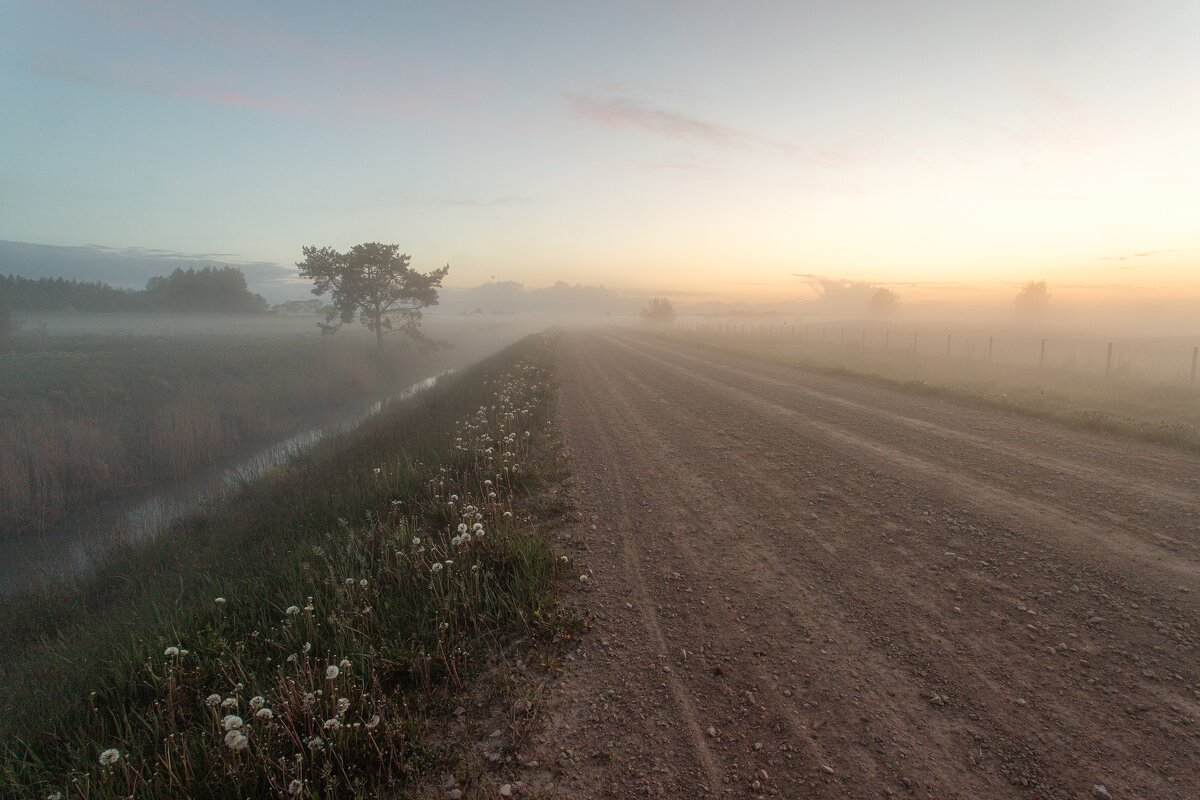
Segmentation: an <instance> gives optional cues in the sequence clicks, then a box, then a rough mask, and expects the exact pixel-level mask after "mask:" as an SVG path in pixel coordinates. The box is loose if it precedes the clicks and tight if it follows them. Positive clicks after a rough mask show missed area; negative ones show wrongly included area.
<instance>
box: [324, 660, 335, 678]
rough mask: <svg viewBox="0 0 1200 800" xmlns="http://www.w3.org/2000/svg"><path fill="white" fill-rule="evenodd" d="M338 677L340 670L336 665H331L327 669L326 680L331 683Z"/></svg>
mask: <svg viewBox="0 0 1200 800" xmlns="http://www.w3.org/2000/svg"><path fill="white" fill-rule="evenodd" d="M337 676H338V668H337V666H336V665H334V664H330V665H329V666H328V667H326V668H325V680H327V681H331V680H333V679H335V678H336V677H337Z"/></svg>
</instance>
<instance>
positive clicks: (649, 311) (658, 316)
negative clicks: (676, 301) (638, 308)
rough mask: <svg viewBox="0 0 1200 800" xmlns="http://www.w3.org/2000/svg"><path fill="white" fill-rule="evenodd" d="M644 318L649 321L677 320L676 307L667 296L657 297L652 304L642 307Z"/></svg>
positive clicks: (664, 321) (666, 321)
mask: <svg viewBox="0 0 1200 800" xmlns="http://www.w3.org/2000/svg"><path fill="white" fill-rule="evenodd" d="M642 319H644V320H646V321H647V322H656V323H663V324H665V323H668V322H674V321H675V307H674V306H672V305H671V301H670V300H668V299H667V298H665V297H655V298H654V299H653V300H651V301H650V305H648V306H646V307H645V308H643V309H642Z"/></svg>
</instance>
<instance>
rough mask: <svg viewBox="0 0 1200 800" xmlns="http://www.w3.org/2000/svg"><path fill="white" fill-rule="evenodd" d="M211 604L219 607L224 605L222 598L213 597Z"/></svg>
mask: <svg viewBox="0 0 1200 800" xmlns="http://www.w3.org/2000/svg"><path fill="white" fill-rule="evenodd" d="M213 602H214V603H216V604H217V605H219V606H223V605H225V598H224V597H214V598H213Z"/></svg>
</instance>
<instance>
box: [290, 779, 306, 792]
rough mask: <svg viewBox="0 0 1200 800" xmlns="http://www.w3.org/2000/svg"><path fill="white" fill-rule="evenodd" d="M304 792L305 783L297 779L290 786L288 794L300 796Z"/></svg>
mask: <svg viewBox="0 0 1200 800" xmlns="http://www.w3.org/2000/svg"><path fill="white" fill-rule="evenodd" d="M303 790H304V781H302V780H300V779H299V778H295V779H293V780H292V782H291V783H289V784H288V794H300V792H301V791H303Z"/></svg>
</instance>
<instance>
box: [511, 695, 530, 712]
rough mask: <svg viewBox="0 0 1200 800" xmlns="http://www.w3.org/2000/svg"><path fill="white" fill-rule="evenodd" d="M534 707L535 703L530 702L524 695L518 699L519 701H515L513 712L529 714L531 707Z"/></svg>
mask: <svg viewBox="0 0 1200 800" xmlns="http://www.w3.org/2000/svg"><path fill="white" fill-rule="evenodd" d="M532 708H533V704H532V703H530V702H529V701H528V700H526V699H525V698H524V697H522V698H520V699H518V700H517V702H515V703H513V713H514V714H528V713H529V711H530V709H532Z"/></svg>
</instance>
